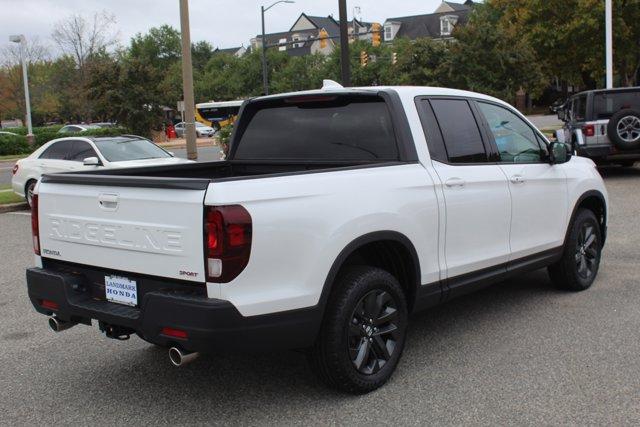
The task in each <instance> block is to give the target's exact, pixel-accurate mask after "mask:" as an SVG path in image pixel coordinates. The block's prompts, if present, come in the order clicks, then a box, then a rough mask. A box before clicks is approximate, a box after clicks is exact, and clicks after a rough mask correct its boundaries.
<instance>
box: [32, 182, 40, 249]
mask: <svg viewBox="0 0 640 427" xmlns="http://www.w3.org/2000/svg"><path fill="white" fill-rule="evenodd" d="M31 234H32V236H33V251H34V252H35V253H36V255H40V227H39V226H38V195H37V194H34V195H33V198H32V199H31Z"/></svg>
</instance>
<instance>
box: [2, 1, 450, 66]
mask: <svg viewBox="0 0 640 427" xmlns="http://www.w3.org/2000/svg"><path fill="white" fill-rule="evenodd" d="M273 1H275V0H265V1H264V2H262V1H255V0H225V1H220V0H189V9H190V17H191V20H190V22H191V40H192V42H196V41H200V40H206V41H208V42H210V43H211V44H212V45H213V46H214V47H220V48H227V47H235V46H240V45H243V44H244V45H245V46H247V45H248V44H249V40H250V39H251V38H252V37H255V36H256V35H257V34H259V33H260V6H261V5H264V6H268V5H270V4H271V3H272V2H273ZM454 1H455V0H454ZM457 1H458V2H460V3H462V2H463V0H457ZM440 3H441V1H440V0H402V1H400V0H347V9H348V14H349V18H351V17H352V16H353V9H354V7H355V6H359V7H360V10H361V13H359V14H357V15H356V16H357V17H358V18H360V19H363V20H365V21H373V22H380V23H383V22H384V21H385V19H386V18H390V17H399V16H407V15H420V14H425V13H432V12H433V11H434V10H435V9H436V8H437V7H438V5H439V4H440ZM102 11H106V12H107V13H109V14H113V15H115V18H116V21H117V23H116V26H115V29H117V30H118V38H119V41H120V43H121V45H123V46H126V45H128V43H129V40H130V39H131V37H132V36H133V35H135V34H136V33H139V32H141V33H144V32H146V31H147V30H148V29H149V28H151V27H156V26H160V25H162V24H169V25H172V26H174V27H175V28H179V25H180V12H179V2H178V0H155V1H152V0H0V48H1V47H3V46H5V45H6V44H8V40H9V35H11V34H24V35H25V36H26V37H27V38H28V39H34V38H37V39H38V40H39V42H40V43H42V44H45V45H48V46H49V47H50V48H51V50H52V53H54V54H55V51H56V47H55V45H54V43H53V41H52V40H51V31H52V29H53V26H54V25H55V23H56V22H58V21H60V20H61V19H64V18H65V17H67V16H69V15H72V14H81V15H85V16H87V17H88V16H92V15H93V14H94V13H95V12H102ZM302 12H305V13H307V14H308V15H315V16H327V15H330V14H333V16H334V17H335V18H336V19H337V18H338V0H296V2H295V3H294V4H286V3H283V4H278V5H276V6H274V7H273V8H272V9H270V10H269V11H268V12H267V13H266V15H265V21H266V27H267V33H270V32H279V31H287V30H288V29H289V28H290V27H291V25H292V24H293V22H294V21H295V20H296V18H297V17H298V16H299V15H300V13H302Z"/></svg>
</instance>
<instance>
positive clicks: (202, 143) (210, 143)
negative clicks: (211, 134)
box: [156, 138, 218, 148]
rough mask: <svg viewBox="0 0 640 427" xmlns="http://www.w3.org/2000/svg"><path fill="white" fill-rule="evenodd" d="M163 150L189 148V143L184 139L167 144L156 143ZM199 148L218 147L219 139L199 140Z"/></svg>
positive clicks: (173, 140)
mask: <svg viewBox="0 0 640 427" xmlns="http://www.w3.org/2000/svg"><path fill="white" fill-rule="evenodd" d="M156 144H157V145H159V146H160V147H162V148H187V141H186V140H185V139H184V138H176V139H171V140H169V141H167V142H158V143H156ZM196 144H197V146H198V147H217V146H218V140H217V138H198V139H197V141H196Z"/></svg>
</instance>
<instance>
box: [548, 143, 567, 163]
mask: <svg viewBox="0 0 640 427" xmlns="http://www.w3.org/2000/svg"><path fill="white" fill-rule="evenodd" d="M549 151H550V152H551V164H553V165H559V164H562V163H567V162H568V161H569V160H570V159H571V153H570V148H569V146H568V145H567V144H565V143H564V142H552V143H551V146H550V147H549Z"/></svg>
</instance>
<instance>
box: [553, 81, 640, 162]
mask: <svg viewBox="0 0 640 427" xmlns="http://www.w3.org/2000/svg"><path fill="white" fill-rule="evenodd" d="M557 113H558V118H560V120H562V121H563V122H564V123H565V124H564V127H563V128H562V129H561V130H559V131H557V132H556V137H557V138H558V140H559V141H560V142H567V143H570V144H571V145H572V147H573V149H574V150H575V151H576V152H577V154H578V155H580V156H583V157H589V158H591V159H593V160H594V161H595V162H596V163H598V164H620V165H622V166H633V165H634V164H635V162H636V161H638V160H640V87H627V88H618V89H602V90H591V91H586V92H581V93H578V94H576V95H574V96H572V97H571V98H569V99H568V100H567V102H566V103H565V104H563V105H561V106H559V107H558V108H557Z"/></svg>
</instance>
